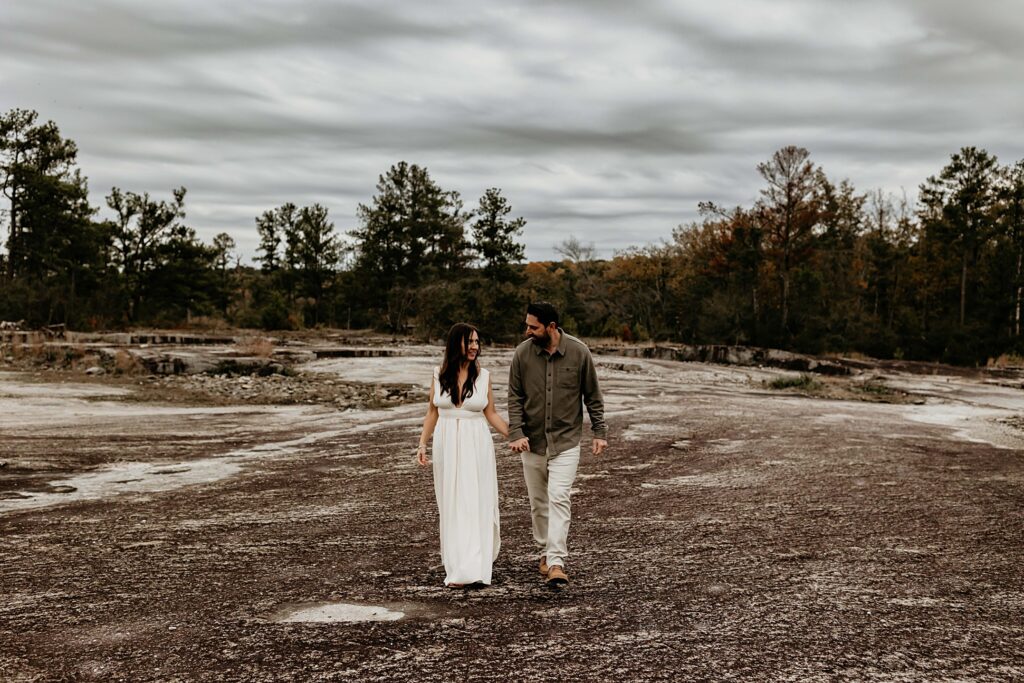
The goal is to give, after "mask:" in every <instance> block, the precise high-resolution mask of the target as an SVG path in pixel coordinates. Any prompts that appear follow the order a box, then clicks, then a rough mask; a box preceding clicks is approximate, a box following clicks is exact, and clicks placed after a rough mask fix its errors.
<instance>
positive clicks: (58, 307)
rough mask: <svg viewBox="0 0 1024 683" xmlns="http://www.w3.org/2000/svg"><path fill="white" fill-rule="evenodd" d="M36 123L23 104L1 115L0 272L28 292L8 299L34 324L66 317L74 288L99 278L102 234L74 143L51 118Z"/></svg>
mask: <svg viewBox="0 0 1024 683" xmlns="http://www.w3.org/2000/svg"><path fill="white" fill-rule="evenodd" d="M37 121H38V114H37V113H36V112H35V111H28V110H24V109H14V110H11V111H9V112H7V113H6V114H4V115H3V116H0V191H2V194H3V196H4V197H5V198H6V199H7V200H8V207H9V208H8V210H7V211H6V212H4V215H5V217H6V224H7V225H6V227H7V240H6V249H7V253H6V257H5V258H4V259H3V261H4V263H3V272H4V275H5V277H6V278H7V280H8V283H9V285H13V283H14V281H15V280H21V285H23V286H20V287H18V291H22V292H27V293H30V296H28V297H26V298H23V299H22V300H21V301H22V302H21V303H19V302H18V301H11V300H9V301H8V302H7V304H8V306H9V307H10V308H11V309H20V314H19V311H14V310H10V312H11V313H15V314H16V315H18V317H26V318H28V319H30V320H32V321H33V322H53V321H54V320H55V319H57V320H62V321H64V322H68V320H69V317H68V316H69V315H70V312H71V311H72V310H75V309H77V308H78V306H77V297H78V294H79V292H80V291H82V290H83V288H84V289H85V290H90V289H95V288H96V287H97V286H98V282H99V280H100V279H102V277H103V271H104V264H103V253H104V250H105V245H104V239H105V237H106V235H105V233H104V231H103V229H102V228H101V227H99V226H97V225H96V224H95V223H93V222H92V220H91V216H92V214H93V213H94V209H93V208H92V207H90V206H89V203H88V187H87V185H86V181H85V178H84V177H83V176H82V174H81V172H80V171H79V170H78V169H77V167H76V163H77V154H78V148H77V146H76V145H75V143H74V142H73V141H71V140H66V139H64V138H63V137H62V136H61V134H60V130H59V129H58V128H57V125H56V124H55V123H54V122H53V121H48V122H46V123H44V124H38V123H37ZM12 291H13V290H12ZM11 299H14V297H13V296H12V297H11Z"/></svg>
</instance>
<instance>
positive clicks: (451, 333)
mask: <svg viewBox="0 0 1024 683" xmlns="http://www.w3.org/2000/svg"><path fill="white" fill-rule="evenodd" d="M474 332H476V335H477V337H479V336H480V332H479V330H477V329H476V328H475V327H473V326H472V325H469V324H467V323H455V324H454V325H452V329H450V330H448V341H447V342H446V343H445V346H444V362H443V363H441V371H440V372H439V373H438V375H437V381H438V384H440V385H441V395H442V396H443V395H444V394H448V395H449V396H451V397H452V403H454V404H455V405H457V406H461V405H462V404H463V403H465V402H466V399H467V398H469V397H470V396H472V395H473V385H475V384H476V378H477V375H479V374H480V361H479V358H480V352H479V351H477V354H476V357H477V360H474V361H473V362H472V363H470V364H469V368H468V369H467V374H466V381H465V383H463V385H462V396H461V397H460V399H459V400H458V401H456V400H455V392H456V391H457V390H458V388H459V369H460V368H461V367H462V362H463V361H464V360H466V356H465V354H464V353H463V351H462V349H463V348H466V349H467V350H468V349H469V338H470V336H471V335H472V334H473V333H474Z"/></svg>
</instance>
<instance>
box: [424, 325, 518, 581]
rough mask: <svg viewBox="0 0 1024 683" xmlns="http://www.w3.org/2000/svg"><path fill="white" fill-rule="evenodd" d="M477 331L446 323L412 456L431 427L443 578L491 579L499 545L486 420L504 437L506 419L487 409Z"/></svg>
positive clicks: (490, 400) (489, 401)
mask: <svg viewBox="0 0 1024 683" xmlns="http://www.w3.org/2000/svg"><path fill="white" fill-rule="evenodd" d="M479 357H480V334H479V332H477V330H476V328H475V327H473V326H472V325H467V324H466V323H456V324H454V325H452V329H451V330H449V331H448V342H447V344H445V349H444V362H443V363H442V364H441V367H440V368H435V369H434V379H433V381H432V382H431V383H430V401H429V403H428V407H427V415H426V417H425V418H424V419H423V432H422V433H421V434H420V445H419V448H418V449H417V450H416V459H417V461H418V462H419V464H420V465H422V466H426V465H428V464H430V460H428V459H427V437H429V436H430V435H431V434H432V435H433V447H432V448H433V454H434V493H435V494H436V496H437V510H438V513H439V516H440V518H441V558H442V560H443V561H444V569H445V573H446V576H445V579H444V583H445V585H446V586H449V587H452V588H461V587H462V586H466V585H469V584H473V583H482V584H490V583H491V565H493V564H494V560H495V559H496V558H497V557H498V549H499V547H500V546H501V541H500V538H499V523H498V474H497V470H496V469H495V465H494V444H493V443H492V441H491V433H490V431H489V430H488V429H487V423H490V424H491V426H492V427H494V429H495V430H497V431H498V432H499V433H500V434H501V435H502V436H504V437H508V424H507V423H506V422H505V421H504V420H503V419H501V416H500V415H498V411H497V410H495V409H494V396H493V392H492V391H491V378H490V373H489V372H488V371H487V370H484V369H483V368H481V367H480V361H479Z"/></svg>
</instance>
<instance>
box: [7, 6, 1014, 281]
mask: <svg viewBox="0 0 1024 683" xmlns="http://www.w3.org/2000/svg"><path fill="white" fill-rule="evenodd" d="M1021 74H1024V11H1022V10H1021V7H1020V4H1019V2H1016V1H1014V0H983V1H980V2H975V3H969V2H964V1H963V0H955V1H948V0H906V1H904V2H895V1H891V2H884V1H878V0H874V1H873V0H864V1H861V2H840V1H839V0H806V1H793V0H770V1H769V0H765V1H762V2H754V1H753V0H719V1H718V2H713V3H712V2H684V1H682V0H676V1H675V2H670V1H667V0H663V1H655V0H652V1H638V0H632V1H631V2H620V1H612V0H578V1H575V2H573V1H562V2H559V1H551V0H543V1H541V0H538V1H536V2H520V1H518V0H503V1H502V2H481V1H480V0H473V1H470V0H466V1H465V2H461V1H459V0H444V1H438V0H435V1H433V2H423V3H419V2H408V1H407V2H393V1H389V0H369V1H360V2H344V1H342V0H239V1H228V0H222V1H220V2H217V1H214V0H196V1H182V0H161V1H160V2H156V1H151V2H143V1H142V0H88V1H84V0H0V110H2V111H7V110H9V109H11V108H14V107H21V108H27V109H35V110H37V111H38V112H39V114H40V117H41V118H42V119H43V120H46V119H52V120H54V121H55V122H56V123H57V124H58V125H59V126H60V129H61V131H62V133H63V134H64V135H65V136H66V137H68V138H71V139H73V140H75V142H76V143H77V144H78V147H79V165H80V167H81V168H82V171H83V172H84V173H85V175H86V176H87V177H88V178H89V184H90V189H91V197H92V202H93V203H94V204H97V205H101V204H103V197H104V195H105V194H107V193H109V191H110V188H111V187H112V186H115V185H116V186H118V187H121V188H122V189H125V190H133V191H137V192H142V191H148V192H150V193H151V194H152V195H154V196H156V197H158V198H170V192H171V189H172V188H174V187H177V186H180V185H184V186H185V187H187V188H188V197H187V199H186V208H187V211H188V216H187V222H188V224H189V225H191V226H193V227H195V228H196V229H197V231H198V232H199V234H200V236H201V237H202V238H203V239H204V240H207V241H208V240H209V239H211V238H212V237H213V235H215V234H216V233H218V232H222V231H226V232H228V233H230V234H231V235H232V236H233V237H234V238H235V240H236V241H237V242H238V245H239V251H240V252H241V254H242V255H243V256H244V257H245V260H246V262H248V259H249V257H251V256H252V254H253V253H254V250H255V245H256V241H257V240H256V229H255V224H254V221H253V218H254V216H256V215H257V214H258V213H260V212H262V211H264V210H266V209H269V208H273V207H275V206H278V205H280V204H282V203H284V202H287V201H291V202H295V203H296V204H299V205H304V204H311V203H313V202H320V203H322V204H324V205H325V206H327V207H328V209H329V210H330V214H331V217H332V219H333V221H334V223H335V226H336V227H337V229H338V230H339V231H342V232H344V231H346V230H348V229H351V228H353V227H355V225H356V218H355V212H356V206H357V205H358V204H359V203H360V202H364V203H368V202H369V201H370V199H371V197H372V196H373V194H374V186H375V185H376V183H377V179H378V176H379V175H380V174H381V173H383V172H385V171H386V170H387V169H388V167H389V166H390V165H391V164H393V163H395V162H397V161H400V160H406V161H408V162H410V163H416V164H419V165H421V166H426V167H427V168H428V169H429V170H430V173H431V175H432V177H433V178H434V180H435V181H436V182H437V183H438V184H440V185H441V186H442V187H443V188H445V189H451V190H458V191H459V192H460V193H461V194H462V196H463V199H464V200H465V202H466V205H467V207H472V206H475V205H476V203H477V200H478V199H479V197H480V195H481V194H482V193H483V191H484V190H485V189H486V188H488V187H500V188H501V189H502V190H503V192H504V194H505V196H506V197H507V198H508V199H509V201H510V202H511V204H512V207H513V210H514V215H521V216H523V217H524V218H526V219H527V222H528V223H527V227H526V230H525V234H524V241H525V243H526V246H527V256H528V257H529V258H531V259H534V260H537V259H547V258H551V257H553V256H554V252H553V246H554V245H557V244H559V243H560V242H562V241H563V240H565V239H566V238H567V237H568V236H570V235H574V236H576V237H577V238H578V239H580V240H581V241H582V242H584V243H593V244H594V246H595V247H596V249H597V252H598V254H599V255H601V256H611V255H612V254H613V253H614V251H615V250H618V249H622V248H625V247H627V246H630V245H641V244H644V243H649V242H657V241H659V240H662V239H668V238H669V237H670V236H671V232H672V229H673V228H674V227H675V226H677V225H679V224H681V223H688V222H689V221H691V220H693V219H694V218H695V217H696V215H697V202H699V201H702V200H712V201H715V202H718V203H720V204H724V205H727V206H732V205H736V204H741V205H744V206H749V205H750V203H751V202H752V201H753V200H754V199H755V198H756V197H757V193H758V190H759V189H760V187H761V181H760V178H759V177H758V175H757V173H756V170H755V165H756V164H757V163H758V162H760V161H762V160H764V159H767V158H768V157H769V156H770V155H771V154H772V152H774V151H775V150H776V149H778V148H780V147H783V146H785V145H790V144H793V145H800V146H803V147H806V148H808V149H809V150H810V152H811V157H812V159H813V160H815V161H816V162H817V163H819V164H820V165H821V166H822V167H823V168H824V169H825V171H826V173H827V174H828V175H829V176H830V177H831V178H833V179H835V180H839V179H842V178H849V179H850V180H851V181H852V182H853V183H854V185H855V186H856V187H857V188H858V189H859V190H862V191H868V190H871V189H873V188H882V189H884V190H886V191H890V192H893V193H900V192H901V191H902V190H904V189H905V190H906V191H907V192H908V193H909V194H910V195H911V196H912V197H913V196H914V195H915V194H916V189H917V186H918V185H919V184H920V183H921V181H922V180H924V178H925V177H927V176H928V175H931V174H934V173H937V172H938V171H939V169H941V168H942V166H943V165H944V164H945V163H946V161H947V160H948V158H949V155H950V154H951V153H953V152H955V151H956V150H958V149H959V148H960V147H962V146H966V145H974V146H978V147H984V148H985V149H987V150H988V151H989V152H991V153H993V154H995V155H996V156H998V157H999V160H1000V161H1001V162H1002V163H1004V164H1005V163H1011V162H1015V161H1017V160H1019V159H1021V158H1024V135H1022V132H1024V131H1022V123H1024V87H1022V86H1024V84H1022V78H1021Z"/></svg>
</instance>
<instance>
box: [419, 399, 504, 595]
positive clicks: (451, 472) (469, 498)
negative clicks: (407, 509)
mask: <svg viewBox="0 0 1024 683" xmlns="http://www.w3.org/2000/svg"><path fill="white" fill-rule="evenodd" d="M433 461H434V493H435V494H436V496H437V510H438V516H439V517H440V522H441V524H440V526H441V534H440V538H441V559H442V560H443V561H444V569H445V573H446V576H445V580H444V583H445V585H448V584H452V583H461V584H471V583H484V584H490V583H491V567H492V565H493V564H494V560H495V559H497V557H498V550H499V549H500V547H501V540H500V524H499V520H498V475H497V470H496V467H495V462H494V443H493V442H492V441H491V433H490V429H489V428H488V426H487V420H486V419H485V418H484V416H483V413H481V412H480V411H472V410H465V409H462V408H440V409H439V411H438V420H437V426H436V427H435V428H434V446H433Z"/></svg>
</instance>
